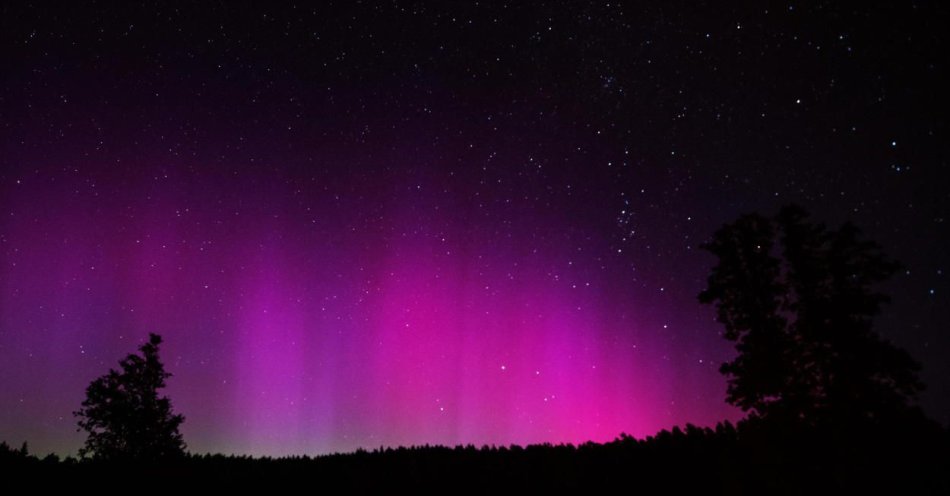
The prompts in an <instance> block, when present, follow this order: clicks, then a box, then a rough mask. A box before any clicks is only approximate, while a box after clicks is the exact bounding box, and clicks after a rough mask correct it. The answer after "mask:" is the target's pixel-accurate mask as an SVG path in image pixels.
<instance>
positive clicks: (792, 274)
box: [699, 206, 923, 423]
mask: <svg viewBox="0 0 950 496" xmlns="http://www.w3.org/2000/svg"><path fill="white" fill-rule="evenodd" d="M703 248H704V249H706V250H708V251H709V252H711V253H712V254H713V255H715V256H716V257H717V258H718V263H717V264H716V265H715V266H714V267H713V269H712V272H711V273H710V275H709V278H708V282H707V288H706V289H705V290H704V291H702V292H701V293H700V295H699V299H700V301H702V302H703V303H711V304H715V306H716V310H717V318H718V320H719V322H721V323H722V324H723V325H724V327H725V334H724V335H725V337H726V339H729V340H731V341H734V342H736V350H737V352H738V354H737V356H736V358H735V359H734V360H733V361H731V362H727V363H725V364H723V366H722V367H721V369H720V371H721V372H722V373H723V374H725V375H726V376H727V377H728V390H727V401H729V402H730V403H732V404H734V405H736V406H738V407H740V408H742V409H743V410H744V411H747V412H750V413H752V414H753V415H756V416H762V417H768V418H773V419H778V418H781V419H785V420H795V421H804V422H809V423H813V422H823V421H829V420H847V421H853V420H857V419H866V420H868V419H875V418H879V417H881V416H885V415H889V414H893V413H897V412H899V411H901V410H903V409H904V408H906V407H907V405H908V404H909V401H910V400H912V399H913V398H914V397H915V395H916V394H917V392H918V391H920V390H921V389H922V388H923V384H922V383H921V382H920V380H919V379H918V378H917V371H918V370H919V365H918V364H917V362H915V361H914V360H913V359H912V358H911V357H910V356H909V355H908V354H907V353H906V352H905V351H903V350H901V349H899V348H897V347H895V346H894V345H892V344H891V343H889V342H888V341H886V340H884V339H883V338H881V336H879V335H878V334H877V333H875V332H874V331H873V329H872V325H871V323H872V319H873V317H874V316H875V315H877V314H878V313H879V311H880V308H881V304H882V303H884V302H886V301H887V299H888V298H887V296H886V295H884V294H882V293H880V292H878V291H877V290H876V289H875V285H876V284H877V283H880V282H882V281H885V280H887V279H888V278H889V277H890V276H892V275H893V274H894V272H895V271H897V270H898V267H899V265H898V264H897V263H895V262H894V261H892V260H890V259H889V258H888V257H886V256H885V255H884V254H883V253H882V252H881V249H880V247H879V246H878V245H877V244H876V243H874V242H871V241H867V240H864V239H862V238H861V236H860V233H859V231H858V230H857V229H856V228H855V227H854V226H853V225H851V224H845V225H843V226H841V227H840V228H838V229H828V228H827V227H826V226H824V225H823V224H819V223H813V222H811V221H810V220H809V218H808V214H807V213H806V212H805V211H804V210H803V209H801V208H800V207H797V206H788V207H785V208H783V209H782V210H781V211H780V212H779V214H778V215H776V216H775V217H774V218H767V217H763V216H761V215H757V214H752V215H746V216H743V217H741V218H740V219H738V220H737V221H736V222H734V223H732V224H726V225H725V226H723V227H722V228H720V229H719V230H718V231H716V233H715V234H714V236H713V239H712V241H710V242H709V243H706V244H704V245H703Z"/></svg>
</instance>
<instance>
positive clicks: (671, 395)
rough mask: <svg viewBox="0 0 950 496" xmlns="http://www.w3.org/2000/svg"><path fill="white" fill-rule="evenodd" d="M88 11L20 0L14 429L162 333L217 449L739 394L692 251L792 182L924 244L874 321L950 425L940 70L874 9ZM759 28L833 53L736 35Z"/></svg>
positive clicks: (195, 435)
mask: <svg viewBox="0 0 950 496" xmlns="http://www.w3.org/2000/svg"><path fill="white" fill-rule="evenodd" d="M75 8H76V9H77V10H76V11H72V12H66V11H63V12H47V11H41V10H36V9H32V8H27V7H23V8H14V7H4V8H3V9H4V11H3V15H2V16H0V17H3V19H4V20H3V21H2V26H3V28H4V29H3V32H4V34H3V35H2V40H3V43H4V45H3V55H4V60H5V62H4V67H5V69H4V70H3V71H2V72H0V82H2V87H0V88H2V91H0V94H2V100H0V124H2V131H0V404H2V405H3V411H2V412H0V439H3V440H7V441H10V442H13V443H19V442H22V441H23V440H28V441H29V443H30V444H31V447H32V448H33V450H34V451H40V452H45V451H55V452H58V453H74V452H75V450H76V449H77V448H78V446H79V445H80V443H81V435H80V434H79V433H77V432H75V420H74V419H73V417H72V415H71V412H72V411H73V410H75V409H76V408H77V407H78V405H79V403H80V401H81V399H82V395H83V390H84V388H85V386H86V385H87V384H88V383H89V381H90V380H91V379H93V378H94V377H96V376H98V375H99V374H101V373H103V372H105V371H106V370H107V369H108V368H109V367H114V366H115V365H116V363H117V362H118V360H119V359H120V358H122V357H123V356H124V355H125V354H126V353H129V352H131V351H133V350H134V349H135V347H136V346H137V345H138V344H139V343H141V342H143V341H144V339H145V337H146V336H147V333H148V332H156V333H159V334H161V335H162V336H163V337H164V339H165V343H164V345H163V348H162V356H163V357H164V361H165V364H166V367H167V368H168V370H169V371H170V372H171V373H173V374H174V377H173V378H172V379H171V380H170V381H169V387H168V388H167V390H166V392H167V394H168V395H169V396H170V397H171V398H172V401H173V404H174V408H175V410H176V411H177V412H180V413H182V414H184V415H185V422H184V424H183V428H182V432H183V434H184V437H185V440H186V442H187V443H188V445H189V448H190V449H191V450H192V451H195V452H225V453H249V454H271V455H282V454H303V453H310V454H314V453H328V452H333V451H349V450H354V449H356V448H358V447H368V448H372V447H378V446H380V445H386V446H395V445H411V444H425V443H429V444H449V445H455V444H466V443H474V444H476V445H481V444H492V443H495V444H509V443H517V444H525V443H539V442H573V443H580V442H584V441H587V440H594V441H606V440H610V439H613V438H615V437H616V436H617V435H618V434H620V433H621V432H626V433H630V434H633V435H636V436H645V435H650V434H653V433H655V432H656V431H658V430H660V429H663V428H668V427H671V426H673V425H682V424H685V423H687V422H691V423H695V424H699V425H713V424H715V423H716V422H717V421H719V420H724V419H733V420H734V419H736V418H739V412H738V411H736V410H734V409H732V408H731V407H729V406H728V405H726V404H725V402H724V401H723V396H724V388H725V381H724V380H723V378H722V376H721V375H720V374H719V372H718V367H719V365H720V364H721V363H722V362H723V360H725V359H726V358H727V357H729V356H730V353H732V351H731V348H730V344H729V343H728V342H726V341H725V340H723V339H722V338H721V337H720V335H719V332H720V328H719V326H718V324H717V323H716V322H715V321H714V320H713V313H712V310H711V309H710V308H705V307H702V306H700V305H699V304H698V302H697V300H696V295H697V293H698V292H699V291H700V290H701V289H702V287H703V284H704V281H705V276H706V271H707V270H708V268H709V267H710V265H711V263H712V259H711V257H710V256H709V255H708V254H705V253H703V252H702V251H700V250H699V249H698V245H699V244H700V243H702V242H703V240H704V239H706V238H707V237H708V236H709V235H710V234H711V232H712V231H713V230H714V229H715V227H716V226H718V225H720V224H721V223H723V222H726V221H728V220H730V219H732V218H734V217H735V216H736V215H738V214H741V213H744V212H747V211H752V210H770V209H774V208H775V207H776V206H777V205H781V204H782V203H784V202H789V201H796V202H799V203H801V204H803V205H804V206H806V207H807V208H812V209H813V210H814V213H815V214H816V216H819V217H821V218H825V219H827V220H829V221H830V222H839V221H841V220H844V219H848V218H853V219H854V220H855V221H856V223H857V224H858V225H859V226H861V227H866V228H867V229H866V230H867V232H868V233H869V234H870V235H872V236H874V237H877V238H879V239H880V240H881V241H882V244H883V245H884V247H885V249H886V250H888V251H889V252H892V253H893V254H894V255H895V256H896V257H897V258H899V259H901V260H902V261H903V262H904V264H905V265H906V266H907V273H906V274H905V275H902V276H901V278H900V279H899V280H898V281H896V282H895V283H894V286H893V288H890V289H892V290H893V291H894V292H895V293H896V294H895V302H894V305H893V307H890V310H889V311H888V313H887V314H886V315H884V316H883V318H882V324H881V325H882V326H883V327H884V328H882V333H884V334H885V335H886V336H888V337H889V338H891V339H893V340H895V341H896V342H898V343H899V344H901V345H902V346H906V347H907V348H908V349H909V350H911V352H912V353H914V354H915V356H919V357H920V358H921V359H922V361H923V362H924V365H925V372H924V376H925V377H926V378H927V379H928V382H929V383H930V385H931V391H930V392H929V393H928V394H929V395H930V396H927V397H926V398H925V400H926V401H925V406H926V407H927V408H928V409H929V411H930V412H931V413H932V414H933V415H934V416H935V418H939V419H942V420H946V415H945V409H946V404H945V403H946V401H945V398H944V399H940V398H942V397H943V395H942V393H941V392H942V391H943V392H945V391H947V387H948V383H947V381H946V379H945V378H944V379H943V380H942V382H941V380H940V379H935V378H938V377H940V376H941V370H946V365H941V364H940V363H942V362H940V361H939V360H938V359H937V358H936V357H940V356H944V355H945V353H946V352H947V350H948V349H950V341H948V339H947V338H946V337H945V336H942V335H941V334H939V333H938V332H937V330H938V329H941V328H945V325H944V324H945V322H946V319H945V317H946V311H945V310H941V308H945V307H946V305H945V304H944V305H941V304H940V302H941V301H943V302H944V303H945V299H946V296H945V295H946V294H947V284H946V279H945V276H944V274H943V272H944V270H945V267H946V266H945V265H943V263H944V262H945V261H946V258H945V257H946V250H945V248H946V247H947V238H946V237H945V233H944V232H943V231H942V230H941V229H944V230H945V227H944V226H945V223H944V218H945V217H944V215H945V214H946V211H947V206H948V201H947V196H946V192H945V191H943V189H945V185H943V186H938V185H939V184H940V181H939V180H938V179H937V178H938V177H939V174H940V172H939V167H940V166H942V165H943V163H944V162H942V161H941V160H943V159H939V158H938V157H943V158H945V156H946V155H945V154H943V152H944V151H945V148H946V145H945V144H941V143H945V141H941V139H942V138H941V136H943V134H944V133H945V131H946V127H945V125H944V124H945V117H939V118H938V117H933V118H932V119H930V120H927V119H921V120H919V121H911V120H910V119H909V118H908V117H907V115H909V114H905V113H904V112H905V111H904V110H901V109H906V108H913V109H918V110H919V108H923V107H929V103H928V102H929V100H928V99H927V98H926V97H927V95H930V94H931V92H932V90H933V88H934V87H938V86H939V84H937V83H933V86H930V85H929V84H930V83H927V84H926V85H925V84H923V83H921V84H922V86H919V87H915V91H901V90H900V88H903V87H904V85H906V82H905V81H902V80H901V79H900V76H899V74H901V73H903V72H906V70H905V69H906V68H904V69H902V68H899V67H894V66H891V65H888V64H887V63H884V62H888V61H890V60H891V59H889V58H888V57H891V56H893V57H897V55H891V54H890V53H889V52H880V51H878V52H875V50H874V45H873V43H872V41H869V40H868V38H866V37H863V34H862V33H863V32H862V31H861V29H864V28H862V27H861V26H858V27H855V28H854V30H855V31H854V32H850V33H845V32H844V31H840V30H839V29H838V28H839V26H838V25H837V24H836V22H837V21H835V20H834V19H836V18H834V16H830V17H828V19H831V20H827V19H826V20H827V22H824V21H823V22H822V23H819V24H818V26H819V27H818V28H815V29H814V30H808V29H805V28H801V26H800V25H799V24H796V22H797V21H794V20H788V19H784V18H783V19H779V20H775V16H776V15H778V14H775V13H772V14H762V13H761V12H759V11H756V12H752V11H749V12H744V11H740V10H735V9H733V10H728V9H726V10H724V11H721V12H720V11H717V12H718V13H717V14H716V15H712V16H710V15H705V14H703V12H699V11H698V10H701V9H700V8H699V7H697V8H696V9H697V12H692V13H690V15H688V16H684V17H683V18H682V19H681V18H680V17H678V16H670V15H666V14H670V12H667V11H666V10H664V9H659V10H655V9H643V11H642V12H641V11H636V10H626V11H624V10H623V9H621V8H620V7H617V6H609V5H608V6H603V5H600V4H598V5H593V4H590V5H588V4H586V3H578V4H577V5H575V6H573V7H571V8H568V7H565V6H564V5H547V6H536V7H514V6H506V7H504V8H502V7H501V6H470V7H460V6H445V7H441V8H440V7H430V8H422V7H419V6H411V7H410V6H405V7H404V6H388V7H385V8H384V7H369V6H335V7H321V8H320V9H302V8H301V9H297V8H290V7H288V8H286V9H283V8H281V9H276V8H275V9H274V10H273V11H268V10H266V9H263V8H261V7H257V8H249V9H246V10H243V11H242V10H241V9H235V10H227V9H225V8H224V7H220V6H218V7H213V8H211V7H209V8H207V9H200V8H196V9H197V10H195V11H194V12H182V11H179V10H176V9H166V10H160V9H158V8H157V7H155V8H144V9H140V10H135V9H133V8H132V7H127V8H125V10H121V11H115V12H113V11H109V12H105V11H97V10H84V9H82V8H79V7H75ZM572 9H573V10H572ZM456 10H457V11H456ZM813 15H815V16H819V17H820V16H822V15H825V14H822V13H821V12H817V13H813ZM878 15H881V16H883V15H884V14H878ZM902 15H903V14H902ZM906 15H907V16H908V19H911V20H910V21H908V22H916V21H915V20H917V19H918V17H915V16H917V15H918V14H913V15H912V14H906ZM920 15H923V14H920ZM770 16H771V17H770ZM821 18H822V19H825V18H824V17H821ZM902 19H903V18H902ZM700 21H702V22H703V23H706V24H705V25H704V26H700ZM875 22H877V21H875ZM880 22H883V21H880ZM845 24H847V23H845ZM469 26H472V27H469ZM737 26H738V27H737ZM871 26H876V24H872V25H871ZM867 29H870V28H867ZM746 33H750V34H746ZM839 35H840V36H845V38H842V39H841V40H838V39H837V37H838V36H839ZM743 36H748V37H747V38H744V37H743ZM772 36H775V37H782V38H781V39H783V40H786V41H787V45H782V44H781V43H778V42H776V41H774V40H773V38H772ZM793 36H796V37H797V36H800V37H802V38H804V37H810V39H812V40H813V42H814V43H815V44H822V45H823V46H824V47H825V48H824V49H823V50H824V51H821V50H815V49H814V48H813V46H806V44H805V42H804V41H802V43H801V44H800V45H801V46H799V45H795V44H794V43H793V41H792V38H793ZM826 38H827V40H825V39H826ZM762 39H767V40H773V41H772V43H771V44H768V43H766V44H765V45H762V43H763V42H762V41H761V40H762ZM796 39H798V38H796ZM836 40H837V41H836ZM845 40H847V43H845V42H844V41H845ZM838 42H841V43H838ZM908 43H910V42H908ZM703 44H708V45H703ZM657 45H659V46H657ZM684 45H685V46H687V49H686V50H685V51H684V49H683V48H682V46H684ZM838 45H840V46H838ZM751 46H765V47H766V48H763V49H762V50H763V53H764V52H768V53H770V54H773V55H774V53H773V52H769V50H773V51H777V52H778V53H779V54H780V55H781V56H782V57H786V59H785V60H786V61H791V62H790V63H795V64H798V65H799V66H802V67H805V68H806V69H805V70H803V71H802V72H800V73H798V74H794V75H791V76H789V75H788V74H787V73H786V71H785V70H784V69H783V66H781V65H780V64H776V65H774V66H773V65H770V63H768V62H762V60H766V59H767V60H771V58H769V57H767V56H766V55H764V54H763V55H761V57H762V60H759V59H754V60H747V59H746V57H754V56H752V55H748V56H747V55H742V54H740V55H737V54H736V52H737V50H738V51H740V52H741V51H742V50H741V49H742V48H748V47H751ZM788 46H792V47H793V48H787V47H788ZM910 46H911V47H915V46H916V45H910ZM690 47H691V48H690ZM696 47H703V48H696ZM695 50H699V51H701V52H703V53H702V56H700V55H696V53H695ZM747 52H753V53H757V52H755V51H754V50H747ZM849 53H854V55H853V57H858V58H857V59H854V60H852V59H848V58H847V57H851V55H848V54H849ZM909 53H911V55H910V56H908V57H909V58H908V59H907V60H909V62H906V64H907V65H908V66H909V67H910V68H911V70H914V69H915V68H918V67H924V66H925V65H926V64H927V63H931V62H932V59H931V58H929V57H930V55H931V52H930V51H927V50H920V51H913V50H911V51H910V52H909ZM825 57H830V58H831V59H830V60H833V61H838V60H839V58H841V59H842V60H844V62H840V63H839V64H838V65H831V64H828V65H826V64H825V62H827V60H829V59H825ZM875 57H880V58H875ZM882 61H883V62H882ZM915 64H917V65H915ZM713 67H715V69H713ZM753 68H755V69H753ZM921 70H924V69H921ZM756 71H759V72H756ZM722 73H727V74H731V75H732V76H731V77H724V76H720V75H721V74H722ZM750 74H751V75H750ZM868 74H876V75H881V78H880V79H879V85H880V91H879V92H876V91H875V90H867V89H866V88H865V86H863V85H864V81H866V77H865V76H867V75H868ZM829 79H830V80H833V81H834V85H833V87H832V88H831V89H827V90H825V89H816V84H817V83H816V81H820V82H821V84H822V85H825V84H826V83H827V81H828V80H829ZM841 87H844V88H845V89H843V90H842V89H840V88H841ZM822 88H824V86H822ZM859 90H861V91H859ZM878 93H886V94H887V96H888V98H889V99H890V100H888V101H887V102H888V103H886V104H881V106H879V105H878V104H876V103H874V100H875V98H877V97H878ZM749 95H752V97H750V96H749ZM922 95H923V96H922ZM894 100H896V101H897V102H899V104H894V105H895V106H894V107H889V106H887V105H889V104H890V103H889V102H892V101H894ZM753 101H754V102H755V103H750V102H753ZM933 112H935V111H933ZM852 127H853V128H854V129H853V130H852V129H851V128H852ZM832 164H837V165H832ZM895 164H898V165H895ZM895 167H899V168H895ZM908 204H910V205H911V206H910V207H908V206H907V205H908ZM902 295H903V297H902ZM908 295H910V296H908ZM902 316H903V317H902ZM941 326H942V327H941ZM898 327H901V328H902V330H899V331H897V330H894V329H896V328H898ZM941 367H942V368H941ZM941 415H942V416H941Z"/></svg>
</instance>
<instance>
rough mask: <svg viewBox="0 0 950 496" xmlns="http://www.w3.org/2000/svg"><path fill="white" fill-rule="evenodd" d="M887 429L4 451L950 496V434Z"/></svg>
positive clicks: (234, 466)
mask: <svg viewBox="0 0 950 496" xmlns="http://www.w3.org/2000/svg"><path fill="white" fill-rule="evenodd" d="M889 425H890V426H889V427H882V426H881V425H880V424H877V425H876V426H875V427H869V426H865V427H857V426H851V427H842V426H835V427H833V428H832V427H830V426H829V427H828V428H815V427H814V426H811V427H808V428H802V429H795V428H790V427H789V426H788V425H784V426H772V425H769V424H767V423H765V422H761V421H756V420H750V421H743V422H741V423H740V424H739V425H738V427H736V426H733V425H732V424H729V423H720V424H718V425H717V426H716V427H715V428H701V427H696V426H692V425H687V426H686V427H685V428H682V429H681V428H679V427H677V428H674V429H672V430H664V431H662V432H660V433H658V434H657V435H655V436H650V437H647V438H645V439H635V438H633V437H631V436H628V435H625V434H621V435H620V436H619V437H618V438H617V439H615V440H614V441H611V442H607V443H603V444H598V443H584V444H579V445H572V444H558V445H553V444H541V445H529V446H526V447H520V446H482V447H475V446H473V445H468V446H456V447H444V446H414V447H400V448H380V449H375V450H372V451H367V450H357V451H356V452H353V453H346V454H333V455H324V456H316V457H309V456H294V457H285V458H269V457H262V458H255V457H249V456H225V455H220V454H215V455H211V454H205V455H198V454H188V455H186V456H185V457H184V458H182V459H179V460H177V461H165V462H161V463H148V464H138V465H136V464H128V463H118V462H103V461H95V460H78V459H75V458H67V459H65V460H59V459H58V458H56V457H54V456H48V457H45V458H39V457H36V456H33V455H31V454H29V453H28V451H27V450H26V449H25V447H24V448H20V449H16V448H11V447H10V446H8V445H6V444H2V445H0V464H2V467H3V472H5V473H7V474H11V475H14V477H17V476H20V477H28V478H30V479H32V480H34V481H37V482H39V483H42V482H44V481H46V482H49V481H54V480H55V481H59V482H64V481H65V482H69V481H72V482H76V483H79V484H90V483H92V484H97V485H101V484H103V483H108V482H109V481H126V480H130V479H134V480H140V481H148V483H149V484H152V486H153V487H157V486H162V485H167V486H168V487H174V486H175V485H176V484H180V483H182V482H186V481H187V482H201V483H209V484H214V485H216V486H219V487H223V486H233V487H239V486H243V485H246V484H254V483H255V482H262V481H268V484H278V485H283V484H288V485H297V484H300V485H303V487H307V488H310V487H316V488H323V489H328V488H336V489H337V490H344V491H346V492H382V491H391V490H394V489H400V490H431V491H452V492H472V491H475V492H497V491H507V490H512V489H519V490H532V491H538V490H545V491H547V490H550V491H565V490H576V491H590V490H608V489H613V488H624V489H632V490H640V491H648V492H656V493H658V492H660V491H663V492H668V491H676V492H684V491H696V492H697V493H700V492H701V493H703V494H821V493H831V492H836V491H844V492H846V493H848V494H862V493H863V494H869V493H870V494H881V493H891V494H950V483H948V478H947V469H948V467H950V449H948V447H950V435H948V432H947V430H946V429H944V428H942V427H940V426H938V425H936V424H934V423H933V422H930V421H928V420H926V419H924V418H923V417H919V418H916V419H914V420H910V421H906V419H905V421H904V422H902V423H901V424H899V425H897V424H889Z"/></svg>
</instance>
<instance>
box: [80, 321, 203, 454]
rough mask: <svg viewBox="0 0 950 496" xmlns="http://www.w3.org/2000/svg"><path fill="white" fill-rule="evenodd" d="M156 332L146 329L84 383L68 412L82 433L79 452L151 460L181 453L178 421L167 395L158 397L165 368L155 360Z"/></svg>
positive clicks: (182, 449)
mask: <svg viewBox="0 0 950 496" xmlns="http://www.w3.org/2000/svg"><path fill="white" fill-rule="evenodd" d="M161 343H162V338H161V336H159V335H157V334H149V340H148V342H147V343H145V344H143V345H141V346H140V347H139V351H140V352H141V355H136V354H129V355H128V356H126V357H125V358H124V359H123V360H122V361H121V362H119V365H120V368H121V370H115V369H111V370H109V372H108V373H107V374H105V375H103V376H101V377H99V378H97V379H95V380H94V381H92V383H91V384H89V387H87V388H86V399H85V400H84V401H83V402H82V408H80V409H79V410H78V411H76V412H74V415H75V416H76V417H77V418H78V424H79V428H80V429H81V430H85V431H86V432H87V433H88V437H87V438H86V442H85V445H84V446H83V447H82V448H81V449H80V450H79V454H80V455H81V456H83V457H87V456H88V457H92V458H96V459H106V460H125V461H151V460H161V459H168V458H174V457H178V456H181V455H183V454H184V450H185V443H184V441H183V440H182V436H181V434H180V433H179V432H178V427H179V426H180V425H181V423H182V422H183V421H184V417H183V416H181V415H177V414H173V413H172V406H171V401H170V400H169V399H168V398H167V397H160V396H159V394H158V390H159V389H161V388H163V387H165V380H166V379H167V378H169V377H171V374H170V373H168V372H166V371H165V367H164V365H163V364H162V362H161V360H159V356H158V349H159V345H160V344H161Z"/></svg>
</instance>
